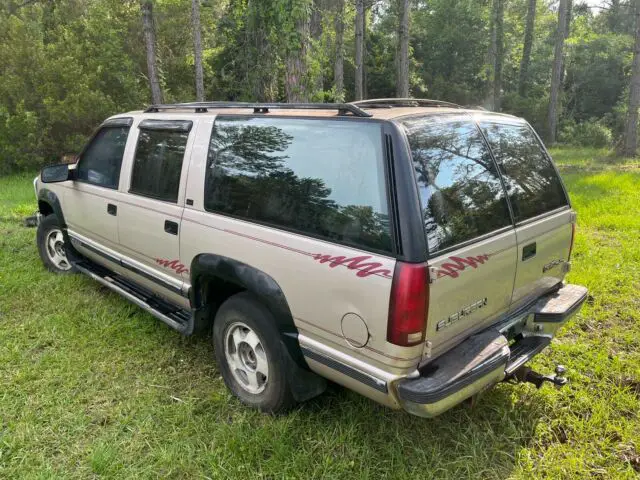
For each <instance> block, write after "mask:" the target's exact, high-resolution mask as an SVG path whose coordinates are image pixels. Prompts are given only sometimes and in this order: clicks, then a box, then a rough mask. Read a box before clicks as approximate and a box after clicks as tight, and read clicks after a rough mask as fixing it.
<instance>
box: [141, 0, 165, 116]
mask: <svg viewBox="0 0 640 480" xmlns="http://www.w3.org/2000/svg"><path fill="white" fill-rule="evenodd" d="M140 9H141V11H142V29H143V31H144V42H145V45H146V48H147V73H148V77H149V86H150V87H151V101H152V102H153V103H155V104H158V103H162V90H161V89H160V80H159V78H158V65H157V58H156V33H155V28H154V26H153V2H152V0H141V1H140Z"/></svg>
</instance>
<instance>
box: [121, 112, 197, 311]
mask: <svg viewBox="0 0 640 480" xmlns="http://www.w3.org/2000/svg"><path fill="white" fill-rule="evenodd" d="M192 126H193V123H192V122H191V121H189V120H155V119H153V120H151V119H146V120H143V121H142V122H140V123H139V125H138V138H137V145H136V151H135V154H134V155H133V159H132V165H127V167H128V168H127V169H126V170H124V169H123V171H126V172H130V176H129V182H128V187H127V188H126V191H127V195H126V196H125V197H126V201H122V202H121V204H120V207H119V212H118V235H119V239H120V246H119V250H120V251H121V252H122V254H123V255H124V259H123V262H125V263H127V264H128V265H126V267H128V268H129V270H131V271H133V272H135V273H137V274H138V275H140V276H142V277H144V278H146V279H149V280H151V281H154V282H155V283H156V284H158V285H160V286H161V287H163V288H164V289H165V290H167V292H165V293H166V295H165V296H167V297H168V298H170V299H171V300H174V301H176V298H175V295H177V296H179V295H180V293H181V289H182V285H183V281H184V278H188V277H187V274H188V267H187V266H185V265H182V264H181V263H180V241H179V237H180V222H181V220H182V212H183V209H184V190H185V184H186V180H185V179H186V173H187V168H188V161H187V160H186V159H185V154H186V152H188V151H190V143H192V139H191V138H190V137H191V136H192V135H190V132H191V130H192ZM137 280H138V281H140V279H137Z"/></svg>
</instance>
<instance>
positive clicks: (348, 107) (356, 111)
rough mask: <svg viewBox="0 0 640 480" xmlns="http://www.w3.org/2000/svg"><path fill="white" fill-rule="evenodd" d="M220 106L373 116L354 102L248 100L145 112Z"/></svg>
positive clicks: (177, 105)
mask: <svg viewBox="0 0 640 480" xmlns="http://www.w3.org/2000/svg"><path fill="white" fill-rule="evenodd" d="M210 108H211V109H219V108H249V109H253V113H269V110H337V111H338V115H347V114H348V113H351V114H352V115H354V116H356V117H371V116H372V115H371V114H370V113H367V112H365V111H364V110H362V109H361V108H359V107H358V106H357V105H354V104H352V103H248V102H191V103H172V104H159V105H151V106H149V107H148V108H147V109H146V110H145V113H154V112H159V111H160V110H187V109H194V110H195V111H196V113H206V112H207V111H208V109H210Z"/></svg>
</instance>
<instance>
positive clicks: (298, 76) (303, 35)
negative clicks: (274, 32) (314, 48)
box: [284, 0, 311, 103]
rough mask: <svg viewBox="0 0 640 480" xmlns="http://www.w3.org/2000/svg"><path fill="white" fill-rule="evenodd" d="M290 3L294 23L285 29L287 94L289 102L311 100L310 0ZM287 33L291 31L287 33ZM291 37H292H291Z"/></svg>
mask: <svg viewBox="0 0 640 480" xmlns="http://www.w3.org/2000/svg"><path fill="white" fill-rule="evenodd" d="M290 3H292V4H291V5H290V7H291V11H290V15H291V21H292V25H290V26H289V28H288V30H289V32H286V30H285V35H284V38H285V42H287V43H286V45H285V50H286V56H287V58H286V61H285V94H286V97H287V102H290V103H296V102H303V103H304V102H308V101H309V78H308V73H309V72H308V60H307V52H308V50H309V38H310V29H311V15H310V13H311V12H310V2H308V1H307V0H295V1H294V2H290ZM286 33H290V35H287V34H286ZM289 37H290V38H289Z"/></svg>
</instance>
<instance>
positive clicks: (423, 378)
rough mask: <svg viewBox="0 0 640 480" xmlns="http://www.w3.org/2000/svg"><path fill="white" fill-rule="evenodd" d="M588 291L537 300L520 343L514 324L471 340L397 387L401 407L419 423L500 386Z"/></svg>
mask: <svg viewBox="0 0 640 480" xmlns="http://www.w3.org/2000/svg"><path fill="white" fill-rule="evenodd" d="M586 298H587V289H586V288H585V287H581V286H578V285H564V286H563V287H561V288H560V289H559V290H557V291H556V292H553V293H551V294H548V295H545V296H543V297H541V298H540V299H538V301H536V302H535V304H533V305H532V306H531V307H530V308H529V309H527V310H526V311H525V312H519V314H518V318H523V319H524V321H523V322H522V330H521V332H520V333H519V334H518V340H517V341H516V342H515V343H512V344H511V345H510V344H509V341H508V340H507V336H506V332H507V331H508V330H509V329H511V328H513V321H512V320H513V319H508V320H506V321H504V322H501V323H500V324H499V325H497V326H494V327H492V328H490V329H487V330H485V331H483V332H480V333H478V334H476V335H473V336H471V337H469V338H468V339H467V340H465V341H464V342H462V343H461V344H459V345H458V346H456V347H455V348H453V349H451V350H449V351H448V352H447V353H445V354H444V355H441V356H440V357H438V358H437V359H436V360H434V361H433V362H431V363H429V364H428V365H427V366H426V367H424V368H423V369H422V370H421V372H420V376H418V377H416V378H403V379H401V380H399V381H397V382H396V388H397V394H398V399H399V402H400V405H401V406H402V408H404V409H405V410H406V411H407V412H409V413H412V414H414V415H418V416H421V417H434V416H436V415H439V414H441V413H443V412H445V411H446V410H449V409H450V408H452V407H453V406H455V405H457V404H459V403H460V402H462V401H463V400H465V399H467V398H470V397H472V396H474V395H477V394H479V393H481V392H483V391H484V390H486V389H488V388H490V387H491V386H493V385H495V384H496V383H498V382H500V381H502V380H503V379H504V378H505V377H506V376H508V375H511V374H512V373H513V372H514V371H515V370H517V369H518V368H520V367H521V366H522V365H524V364H525V363H526V362H528V361H529V360H530V359H531V358H533V357H534V356H535V355H537V354H538V353H540V352H541V351H542V350H544V348H546V347H547V346H548V345H549V343H551V338H552V337H553V335H554V334H555V332H556V331H557V329H558V328H559V327H560V326H562V325H563V324H564V323H566V322H567V320H569V319H570V318H571V317H572V316H573V315H575V314H576V313H577V312H578V311H579V310H580V307H581V306H582V304H583V303H584V301H585V300H586Z"/></svg>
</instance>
